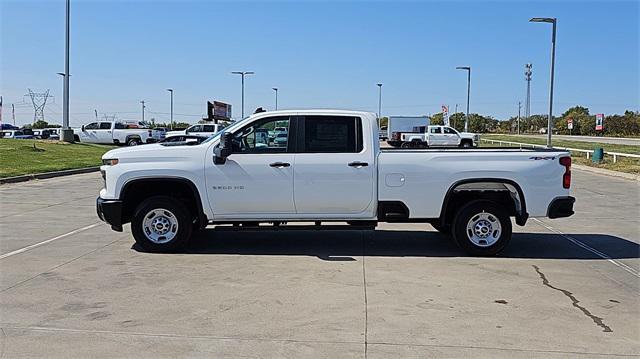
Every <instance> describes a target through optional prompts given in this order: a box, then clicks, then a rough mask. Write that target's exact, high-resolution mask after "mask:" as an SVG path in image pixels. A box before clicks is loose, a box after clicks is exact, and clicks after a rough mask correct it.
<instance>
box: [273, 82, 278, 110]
mask: <svg viewBox="0 0 640 359" xmlns="http://www.w3.org/2000/svg"><path fill="white" fill-rule="evenodd" d="M272 89H273V91H275V92H276V111H278V88H277V87H272Z"/></svg>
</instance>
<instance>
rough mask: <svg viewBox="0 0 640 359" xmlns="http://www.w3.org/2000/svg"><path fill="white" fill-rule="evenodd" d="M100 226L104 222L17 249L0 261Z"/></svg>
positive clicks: (1, 257)
mask: <svg viewBox="0 0 640 359" xmlns="http://www.w3.org/2000/svg"><path fill="white" fill-rule="evenodd" d="M100 224H102V222H97V223H94V224H90V225H88V226H85V227H82V228H78V229H75V230H73V231H71V232H68V233H65V234H61V235H59V236H57V237H53V238H50V239H47V240H44V241H42V242H38V243H36V244H32V245H30V246H26V247H23V248H20V249H16V250H15V251H13V252H9V253H6V254H3V255H0V259H5V258H8V257H11V256H15V255H16V254H20V253H24V252H26V251H28V250H31V249H34V248H36V247H40V246H43V245H45V244H47V243H51V242H53V241H56V240H58V239H62V238H65V237H69V236H72V235H74V234H77V233H80V232H84V231H86V230H88V229H91V228H93V227H96V226H99V225H100Z"/></svg>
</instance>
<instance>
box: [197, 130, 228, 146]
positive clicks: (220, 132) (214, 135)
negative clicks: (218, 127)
mask: <svg viewBox="0 0 640 359" xmlns="http://www.w3.org/2000/svg"><path fill="white" fill-rule="evenodd" d="M222 132H223V131H219V132H216V133H214V134H213V135H211V136H209V138H207V139H206V140H204V141H202V142H201V143H208V142H211V141H212V140H215V139H217V138H218V137H220V135H221V134H222Z"/></svg>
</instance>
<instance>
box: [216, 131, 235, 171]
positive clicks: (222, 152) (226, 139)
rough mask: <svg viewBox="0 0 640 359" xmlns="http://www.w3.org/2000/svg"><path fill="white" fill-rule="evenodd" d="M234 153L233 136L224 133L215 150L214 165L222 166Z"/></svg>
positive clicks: (229, 133)
mask: <svg viewBox="0 0 640 359" xmlns="http://www.w3.org/2000/svg"><path fill="white" fill-rule="evenodd" d="M232 152H233V134H232V133H231V132H224V133H223V134H222V135H220V144H219V145H218V147H216V148H215V149H214V150H213V163H214V164H216V165H222V164H224V163H225V162H226V161H227V157H229V155H231V153H232Z"/></svg>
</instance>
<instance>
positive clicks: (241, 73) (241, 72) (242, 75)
mask: <svg viewBox="0 0 640 359" xmlns="http://www.w3.org/2000/svg"><path fill="white" fill-rule="evenodd" d="M231 73H232V74H234V75H240V76H241V77H242V118H244V76H245V75H253V74H255V72H253V71H232V72H231Z"/></svg>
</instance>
